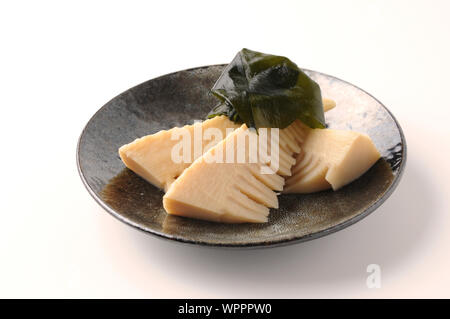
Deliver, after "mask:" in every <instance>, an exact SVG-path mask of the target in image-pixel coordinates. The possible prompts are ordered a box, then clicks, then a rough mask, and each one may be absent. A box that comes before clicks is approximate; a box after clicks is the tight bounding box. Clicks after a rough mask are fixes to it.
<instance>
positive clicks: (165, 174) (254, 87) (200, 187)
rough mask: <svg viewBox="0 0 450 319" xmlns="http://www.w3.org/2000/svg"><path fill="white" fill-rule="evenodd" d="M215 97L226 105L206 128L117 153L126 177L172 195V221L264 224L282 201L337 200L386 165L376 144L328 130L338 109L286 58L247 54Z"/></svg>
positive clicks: (150, 139)
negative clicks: (283, 196)
mask: <svg viewBox="0 0 450 319" xmlns="http://www.w3.org/2000/svg"><path fill="white" fill-rule="evenodd" d="M211 93H212V94H213V95H214V96H215V97H216V98H217V100H218V102H219V103H218V104H217V105H216V106H215V107H213V109H212V110H211V111H210V113H209V114H208V115H207V116H206V117H207V118H208V119H206V120H205V121H203V122H198V123H195V124H193V125H186V126H184V127H181V128H179V127H174V128H172V129H170V130H163V131H160V132H157V133H155V134H152V135H148V136H144V137H142V138H139V139H136V140H135V141H133V142H131V143H129V144H126V145H124V146H122V147H121V148H120V149H119V154H120V157H121V159H122V161H123V162H124V163H125V165H126V166H127V167H128V168H129V169H131V170H132V171H134V172H135V173H136V174H138V175H139V176H141V177H142V178H144V179H145V180H147V181H148V182H150V183H152V184H153V185H155V186H157V187H159V188H161V189H163V190H164V191H165V192H166V194H165V195H164V197H163V205H164V208H165V210H166V211H167V213H168V214H170V215H178V216H184V217H190V218H198V219H205V220H210V221H215V222H225V223H245V222H252V223H264V222H267V220H268V215H269V209H270V208H273V209H276V208H278V197H277V195H278V193H277V192H283V193H310V192H317V191H322V190H325V189H329V188H332V189H333V190H338V189H339V188H341V187H343V186H345V185H347V184H348V183H350V182H352V181H354V180H355V179H357V178H358V177H360V176H361V175H362V174H364V173H365V172H366V171H367V170H368V169H369V168H370V167H371V166H372V165H373V164H374V163H375V162H376V161H377V160H378V159H379V158H380V154H379V152H378V150H377V149H376V147H375V145H374V144H373V142H372V140H371V139H370V137H369V136H367V135H365V134H362V133H359V132H354V131H343V130H333V129H327V128H325V127H326V125H325V116H324V112H327V111H329V110H331V109H333V108H334V107H335V106H336V103H335V102H334V101H333V100H332V99H327V98H322V93H321V91H320V87H319V85H318V84H317V83H316V82H314V81H313V80H312V79H311V78H309V76H308V75H307V74H306V73H305V72H303V71H302V70H301V69H300V68H299V67H298V66H297V65H296V64H295V63H293V62H292V61H290V60H289V59H287V58H285V57H281V56H275V55H270V54H264V53H260V52H256V51H251V50H248V49H243V50H241V51H240V52H238V54H237V55H236V56H235V58H234V59H233V61H232V62H231V63H230V64H229V65H228V66H227V67H226V68H225V69H224V71H223V73H222V74H221V76H220V77H219V78H218V80H217V81H216V83H215V84H214V86H213V87H212V89H211ZM344 107H345V106H344ZM242 141H244V143H242ZM242 154H243V155H242ZM299 200H301V198H299Z"/></svg>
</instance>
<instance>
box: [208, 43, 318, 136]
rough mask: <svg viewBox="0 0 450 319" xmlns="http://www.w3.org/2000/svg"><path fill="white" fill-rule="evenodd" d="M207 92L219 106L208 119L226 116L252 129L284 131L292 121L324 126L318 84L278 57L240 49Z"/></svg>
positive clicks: (284, 59)
mask: <svg viewBox="0 0 450 319" xmlns="http://www.w3.org/2000/svg"><path fill="white" fill-rule="evenodd" d="M211 92H212V94H213V95H214V96H216V97H217V98H218V99H219V100H220V103H219V104H218V105H217V106H216V107H214V108H213V109H212V110H211V112H210V113H209V114H208V118H212V117H214V116H217V115H226V116H228V117H229V118H230V119H231V120H233V121H234V122H238V123H245V124H247V126H248V127H255V128H260V127H277V128H285V127H287V126H289V125H290V124H291V123H292V122H294V121H295V120H296V119H300V120H301V121H302V122H303V123H305V124H306V125H308V126H309V127H312V128H324V127H325V118H324V113H323V105H322V97H321V93H320V87H319V85H318V84H317V83H316V82H314V81H313V80H312V79H311V78H309V77H308V76H307V75H306V74H305V73H304V72H303V71H302V70H300V68H299V67H298V66H297V65H296V64H295V63H293V62H292V61H291V60H289V59H288V58H285V57H282V56H276V55H271V54H264V53H260V52H255V51H251V50H248V49H242V50H241V51H240V52H239V53H238V54H237V55H236V57H235V58H234V59H233V61H232V62H231V63H230V64H229V65H228V66H227V67H226V68H225V70H224V71H223V72H222V74H221V76H220V77H219V79H218V80H217V82H216V83H215V84H214V86H213V88H212V89H211Z"/></svg>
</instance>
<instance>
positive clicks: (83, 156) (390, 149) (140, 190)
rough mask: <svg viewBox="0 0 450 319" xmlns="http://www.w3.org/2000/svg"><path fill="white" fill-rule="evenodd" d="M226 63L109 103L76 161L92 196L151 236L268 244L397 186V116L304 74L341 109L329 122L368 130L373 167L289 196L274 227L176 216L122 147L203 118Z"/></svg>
mask: <svg viewBox="0 0 450 319" xmlns="http://www.w3.org/2000/svg"><path fill="white" fill-rule="evenodd" d="M223 68H224V65H212V66H206V67H200V68H194V69H189V70H185V71H180V72H176V73H172V74H168V75H164V76H162V77H159V78H157V79H153V80H149V81H147V82H145V83H142V84H140V85H138V86H136V87H134V88H132V89H129V90H128V91H125V92H124V93H122V94H120V95H119V96H117V97H115V98H114V99H112V100H111V101H109V102H108V103H107V104H106V105H104V106H103V107H102V108H101V109H100V110H99V111H98V112H97V113H96V114H95V115H94V116H93V117H92V118H91V120H90V121H89V123H88V124H87V125H86V127H85V128H84V130H83V132H82V134H81V137H80V139H79V142H78V150H77V163H78V170H79V173H80V175H81V178H82V180H83V182H84V184H85V185H86V188H87V189H88V191H89V193H90V194H91V195H92V196H93V197H94V199H95V200H96V201H97V202H98V203H99V204H100V205H101V206H102V207H103V208H104V209H105V210H106V211H107V212H109V213H110V214H111V215H113V216H114V217H116V218H118V219H119V220H121V221H123V222H125V223H127V224H129V225H131V226H133V227H135V228H138V229H140V230H143V231H145V232H148V233H150V234H153V235H156V236H159V237H163V238H167V239H172V240H177V241H180V242H185V243H193V244H202V245H210V246H226V247H267V246H272V245H281V244H287V243H294V242H300V241H306V240H310V239H314V238H318V237H321V236H324V235H327V234H330V233H333V232H335V231H338V230H340V229H343V228H345V227H347V226H349V225H351V224H353V223H355V222H357V221H359V220H361V219H362V218H363V217H365V216H367V215H368V214H370V213H371V212H372V211H374V210H375V209H376V208H377V207H379V206H380V205H381V204H382V203H383V202H384V201H385V200H386V198H387V197H388V196H389V195H390V194H391V193H392V191H393V190H394V188H395V187H396V185H397V184H398V182H399V179H400V176H401V174H402V171H403V169H404V166H405V161H406V143H405V139H404V136H403V133H402V130H401V128H400V126H399V124H398V123H397V121H396V120H395V118H394V117H393V116H392V114H391V113H390V112H389V111H388V110H387V109H386V108H385V107H384V106H383V105H382V104H381V103H380V102H379V101H377V100H376V99H375V98H373V97H372V96H371V95H369V94H368V93H366V92H364V91H363V90H361V89H359V88H357V87H355V86H353V85H351V84H349V83H347V82H344V81H342V80H339V79H337V78H335V77H332V76H329V75H325V74H322V73H318V72H314V71H308V70H305V72H306V73H307V74H308V75H309V76H310V77H312V78H313V79H314V80H315V81H316V82H318V83H319V85H320V87H321V89H322V95H323V96H324V97H328V98H331V99H333V100H335V101H336V103H337V107H336V108H334V109H333V110H331V111H329V112H328V113H326V120H327V124H328V126H329V127H330V128H337V129H349V130H355V131H359V132H363V133H366V134H368V135H369V136H370V137H371V138H372V140H373V141H374V143H375V145H376V147H377V148H378V150H379V151H380V152H381V154H382V156H383V158H382V159H380V160H379V161H378V162H377V163H376V164H375V165H374V166H373V167H372V168H371V169H370V170H369V171H368V172H367V173H366V174H364V175H363V176H362V177H361V178H359V179H358V180H356V181H355V182H353V183H351V184H349V185H347V186H346V187H344V188H342V189H340V190H339V191H337V192H333V191H324V192H319V193H315V194H308V195H299V194H293V195H281V196H280V197H279V202H280V203H279V206H280V208H279V209H278V210H272V211H271V213H270V218H269V222H268V223H266V224H237V225H229V224H218V223H212V222H206V221H201V220H194V219H188V218H183V217H177V216H169V215H167V214H166V213H165V211H164V208H163V206H162V196H163V192H162V191H160V190H159V189H157V188H156V187H154V186H152V185H151V184H149V183H147V182H145V181H144V180H142V179H141V178H139V177H138V176H137V175H135V174H134V173H133V172H131V171H130V170H128V169H126V168H125V166H124V165H123V163H122V162H121V160H120V158H119V156H118V153H117V150H118V148H119V147H120V146H121V145H123V144H126V143H129V142H131V141H133V140H134V139H136V138H138V137H142V136H144V135H148V134H152V133H155V132H158V131H159V130H162V129H170V128H172V127H174V126H182V125H185V124H192V123H193V121H194V120H198V119H204V117H205V115H206V114H207V113H208V112H209V110H210V109H211V107H212V106H213V105H215V103H216V101H215V99H214V98H213V97H212V96H211V95H210V94H209V89H210V88H211V87H212V85H213V84H214V82H215V81H216V79H217V78H218V77H219V75H220V74H221V72H222V70H223Z"/></svg>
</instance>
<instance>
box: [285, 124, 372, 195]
mask: <svg viewBox="0 0 450 319" xmlns="http://www.w3.org/2000/svg"><path fill="white" fill-rule="evenodd" d="M301 149H302V151H301V152H300V153H299V154H298V155H297V162H296V164H295V166H293V167H292V176H290V177H288V178H287V179H286V187H285V188H284V190H283V192H284V193H312V192H317V191H321V190H325V189H329V188H333V190H337V189H339V188H341V187H343V186H345V185H347V184H349V183H350V182H352V181H354V180H355V179H357V178H359V177H360V176H361V175H362V174H364V173H365V172H366V171H367V170H368V169H369V168H370V167H372V165H373V164H375V162H376V161H377V160H378V159H379V158H380V153H379V152H378V151H377V149H376V147H375V145H374V144H373V142H372V140H371V139H370V137H369V136H367V135H365V134H362V133H358V132H354V131H341V130H331V129H325V130H317V129H314V130H309V132H308V133H307V135H306V138H305V141H304V142H303V143H302V144H301Z"/></svg>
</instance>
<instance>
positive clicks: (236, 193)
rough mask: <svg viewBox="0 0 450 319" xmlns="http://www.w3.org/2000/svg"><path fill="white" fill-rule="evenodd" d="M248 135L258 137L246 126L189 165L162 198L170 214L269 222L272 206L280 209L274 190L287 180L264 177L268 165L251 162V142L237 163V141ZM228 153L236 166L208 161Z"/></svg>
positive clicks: (216, 219)
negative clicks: (243, 157)
mask: <svg viewBox="0 0 450 319" xmlns="http://www.w3.org/2000/svg"><path fill="white" fill-rule="evenodd" d="M246 134H247V135H256V133H255V132H254V131H250V130H249V129H248V128H247V127H246V125H245V124H243V125H242V127H240V128H238V129H237V130H235V131H234V132H233V133H231V134H229V135H228V136H227V137H226V138H225V139H224V140H223V141H222V142H220V143H219V144H217V145H216V146H214V147H213V148H211V149H210V150H209V151H208V152H206V153H205V154H203V155H202V156H201V157H200V158H198V159H197V160H196V161H195V162H194V163H193V164H192V165H191V166H189V167H188V168H187V169H186V170H185V171H184V172H183V173H182V174H181V175H180V176H179V177H178V178H177V179H176V181H175V182H174V183H173V184H172V186H171V187H170V188H169V190H168V191H167V193H166V194H165V195H164V197H163V204H164V208H165V210H166V211H167V213H169V214H172V215H179V216H185V217H192V218H199V219H205V220H210V221H216V222H225V223H243V222H252V223H263V222H267V216H268V215H269V207H270V208H278V198H277V194H276V193H275V191H281V190H282V189H283V184H284V178H283V177H281V176H279V175H278V174H275V173H272V174H262V173H261V166H264V165H267V164H265V163H262V162H255V163H250V161H249V158H248V157H249V154H251V150H250V149H249V148H250V147H251V143H249V142H248V141H247V142H246V143H245V147H246V151H245V153H244V155H245V161H244V162H243V163H238V161H237V154H238V152H239V151H242V150H239V149H238V148H237V146H238V145H239V143H238V139H239V138H248V137H247V136H246ZM253 146H254V145H253ZM229 152H231V154H232V156H233V158H234V161H233V163H226V162H218V161H210V160H209V158H210V157H215V156H216V155H217V154H218V153H220V154H221V156H222V157H223V158H225V157H226V156H227V155H229V154H230V153H229ZM266 168H269V167H268V166H267V167H266Z"/></svg>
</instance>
